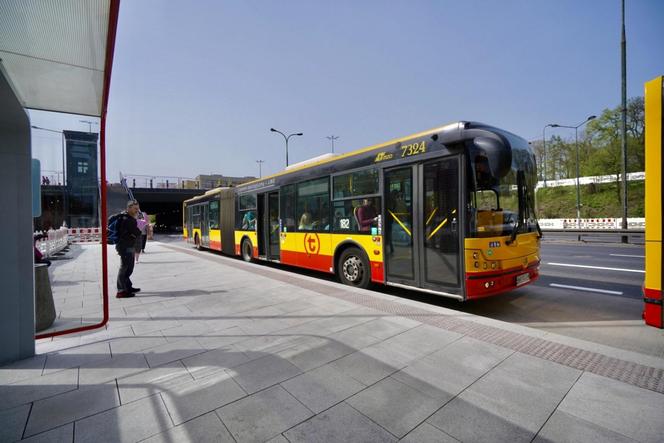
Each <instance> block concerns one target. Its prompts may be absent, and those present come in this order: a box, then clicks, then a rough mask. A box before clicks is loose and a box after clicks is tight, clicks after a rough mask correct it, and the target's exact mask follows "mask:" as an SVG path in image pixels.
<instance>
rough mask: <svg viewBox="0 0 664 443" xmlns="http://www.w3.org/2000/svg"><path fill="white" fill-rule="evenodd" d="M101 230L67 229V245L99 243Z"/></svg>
mask: <svg viewBox="0 0 664 443" xmlns="http://www.w3.org/2000/svg"><path fill="white" fill-rule="evenodd" d="M99 242H101V228H69V243H99Z"/></svg>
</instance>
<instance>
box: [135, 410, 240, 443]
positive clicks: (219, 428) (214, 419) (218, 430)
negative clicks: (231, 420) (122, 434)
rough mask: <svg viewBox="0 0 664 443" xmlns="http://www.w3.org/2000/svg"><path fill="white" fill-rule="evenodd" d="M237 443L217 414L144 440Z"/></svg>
mask: <svg viewBox="0 0 664 443" xmlns="http://www.w3.org/2000/svg"><path fill="white" fill-rule="evenodd" d="M173 442H178V443H235V440H234V439H233V437H232V436H231V434H230V433H229V432H228V430H227V429H226V427H225V426H224V424H223V423H222V422H221V420H220V419H219V417H218V416H217V414H215V413H214V412H210V413H208V414H205V415H202V416H200V417H198V418H195V419H193V420H191V421H188V422H186V423H183V424H181V425H179V426H176V427H174V428H171V429H169V430H168V431H166V432H162V433H161V434H157V435H155V436H152V437H150V438H148V439H147V440H143V442H142V443H173Z"/></svg>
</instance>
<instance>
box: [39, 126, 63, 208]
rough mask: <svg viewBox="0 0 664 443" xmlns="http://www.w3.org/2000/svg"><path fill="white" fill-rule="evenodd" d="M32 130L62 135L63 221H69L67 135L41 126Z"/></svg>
mask: <svg viewBox="0 0 664 443" xmlns="http://www.w3.org/2000/svg"><path fill="white" fill-rule="evenodd" d="M30 127H31V128H32V129H39V130H40V131H48V132H55V133H57V134H60V138H61V140H62V221H67V192H66V191H65V180H66V179H65V133H64V132H63V131H56V130H55V129H48V128H42V127H40V126H34V125H32V126H30Z"/></svg>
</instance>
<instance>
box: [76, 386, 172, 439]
mask: <svg viewBox="0 0 664 443" xmlns="http://www.w3.org/2000/svg"><path fill="white" fill-rule="evenodd" d="M172 426H173V422H172V421H171V419H170V418H169V416H168V412H167V411H166V407H165V406H164V404H163V402H162V401H161V398H160V397H159V395H153V396H151V397H147V398H144V399H142V400H138V401H136V402H133V403H129V404H126V405H122V406H120V407H117V408H113V409H111V410H109V411H106V412H102V413H100V414H97V415H93V416H92V417H88V418H85V419H83V420H80V421H77V422H76V435H75V437H76V439H75V443H79V442H80V443H84V442H94V443H103V442H109V443H115V442H135V441H139V440H142V439H144V438H146V437H149V436H151V435H154V434H156V433H158V432H161V431H163V430H165V429H168V428H171V427H172Z"/></svg>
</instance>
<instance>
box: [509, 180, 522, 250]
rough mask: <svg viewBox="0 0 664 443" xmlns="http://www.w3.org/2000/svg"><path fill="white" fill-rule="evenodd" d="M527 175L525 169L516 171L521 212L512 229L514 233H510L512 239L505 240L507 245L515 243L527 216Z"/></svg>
mask: <svg viewBox="0 0 664 443" xmlns="http://www.w3.org/2000/svg"><path fill="white" fill-rule="evenodd" d="M525 182H526V180H525V175H524V172H523V171H516V187H517V201H518V205H519V212H518V217H519V221H518V222H517V224H516V226H515V227H514V230H513V231H512V234H511V235H510V239H509V240H508V241H506V242H505V244H507V245H511V244H512V243H514V240H515V239H516V235H517V234H518V233H519V228H521V227H522V226H523V224H524V223H523V221H524V219H525V218H526V217H525V212H526V211H525V209H526V196H525V192H524V191H525V190H524V188H525V186H524V185H525Z"/></svg>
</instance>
